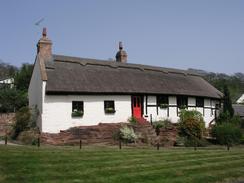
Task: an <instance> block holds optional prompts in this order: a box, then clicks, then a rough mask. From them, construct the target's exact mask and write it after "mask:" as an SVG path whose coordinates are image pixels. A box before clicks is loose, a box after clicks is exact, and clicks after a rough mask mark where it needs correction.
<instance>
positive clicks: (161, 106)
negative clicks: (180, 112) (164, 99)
mask: <svg viewBox="0 0 244 183" xmlns="http://www.w3.org/2000/svg"><path fill="white" fill-rule="evenodd" d="M159 107H160V108H161V109H167V108H168V107H169V105H168V104H159Z"/></svg>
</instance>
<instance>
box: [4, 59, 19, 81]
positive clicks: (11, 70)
mask: <svg viewBox="0 0 244 183" xmlns="http://www.w3.org/2000/svg"><path fill="white" fill-rule="evenodd" d="M16 72H17V67H15V66H13V65H10V64H7V63H3V62H1V61H0V78H6V77H14V75H15V73H16Z"/></svg>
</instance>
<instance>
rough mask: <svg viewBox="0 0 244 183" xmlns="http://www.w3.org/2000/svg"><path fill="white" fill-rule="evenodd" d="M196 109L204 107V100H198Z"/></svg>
mask: <svg viewBox="0 0 244 183" xmlns="http://www.w3.org/2000/svg"><path fill="white" fill-rule="evenodd" d="M196 107H204V98H200V97H197V98H196Z"/></svg>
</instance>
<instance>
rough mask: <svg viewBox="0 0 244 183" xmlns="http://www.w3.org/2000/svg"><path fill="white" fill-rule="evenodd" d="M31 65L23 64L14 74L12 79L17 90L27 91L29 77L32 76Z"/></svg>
mask: <svg viewBox="0 0 244 183" xmlns="http://www.w3.org/2000/svg"><path fill="white" fill-rule="evenodd" d="M32 70H33V65H32V64H23V65H22V67H21V68H20V70H19V71H18V72H17V73H16V75H15V78H14V83H15V87H16V89H17V90H21V91H27V90H28V87H29V84H30V80H31V75H32Z"/></svg>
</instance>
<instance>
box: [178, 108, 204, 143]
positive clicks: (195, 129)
mask: <svg viewBox="0 0 244 183" xmlns="http://www.w3.org/2000/svg"><path fill="white" fill-rule="evenodd" d="M204 129H205V128H204V121H203V117H202V114H201V113H200V112H198V111H196V110H181V112H180V121H179V130H180V135H181V136H185V137H187V138H198V139H201V138H202V135H203V132H204Z"/></svg>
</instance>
